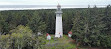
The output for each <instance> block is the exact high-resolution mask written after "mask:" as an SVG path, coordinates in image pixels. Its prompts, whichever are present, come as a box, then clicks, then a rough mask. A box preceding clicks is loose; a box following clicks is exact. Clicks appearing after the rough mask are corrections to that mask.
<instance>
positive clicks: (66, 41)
mask: <svg viewBox="0 0 111 49" xmlns="http://www.w3.org/2000/svg"><path fill="white" fill-rule="evenodd" d="M54 38H55V37H54V35H51V40H46V47H47V48H46V49H73V48H76V45H75V44H72V43H71V41H70V40H71V38H68V36H67V35H64V36H63V37H62V38H57V39H56V40H55V39H54Z"/></svg>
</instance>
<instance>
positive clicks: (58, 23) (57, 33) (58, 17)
mask: <svg viewBox="0 0 111 49" xmlns="http://www.w3.org/2000/svg"><path fill="white" fill-rule="evenodd" d="M55 13H56V31H55V37H58V38H59V37H62V36H63V27H62V13H63V12H62V10H61V6H60V5H59V4H58V5H57V11H56V12H55Z"/></svg>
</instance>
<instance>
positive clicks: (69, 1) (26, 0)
mask: <svg viewBox="0 0 111 49" xmlns="http://www.w3.org/2000/svg"><path fill="white" fill-rule="evenodd" d="M58 3H59V4H61V5H109V4H111V0H0V5H57V4H58Z"/></svg>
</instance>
